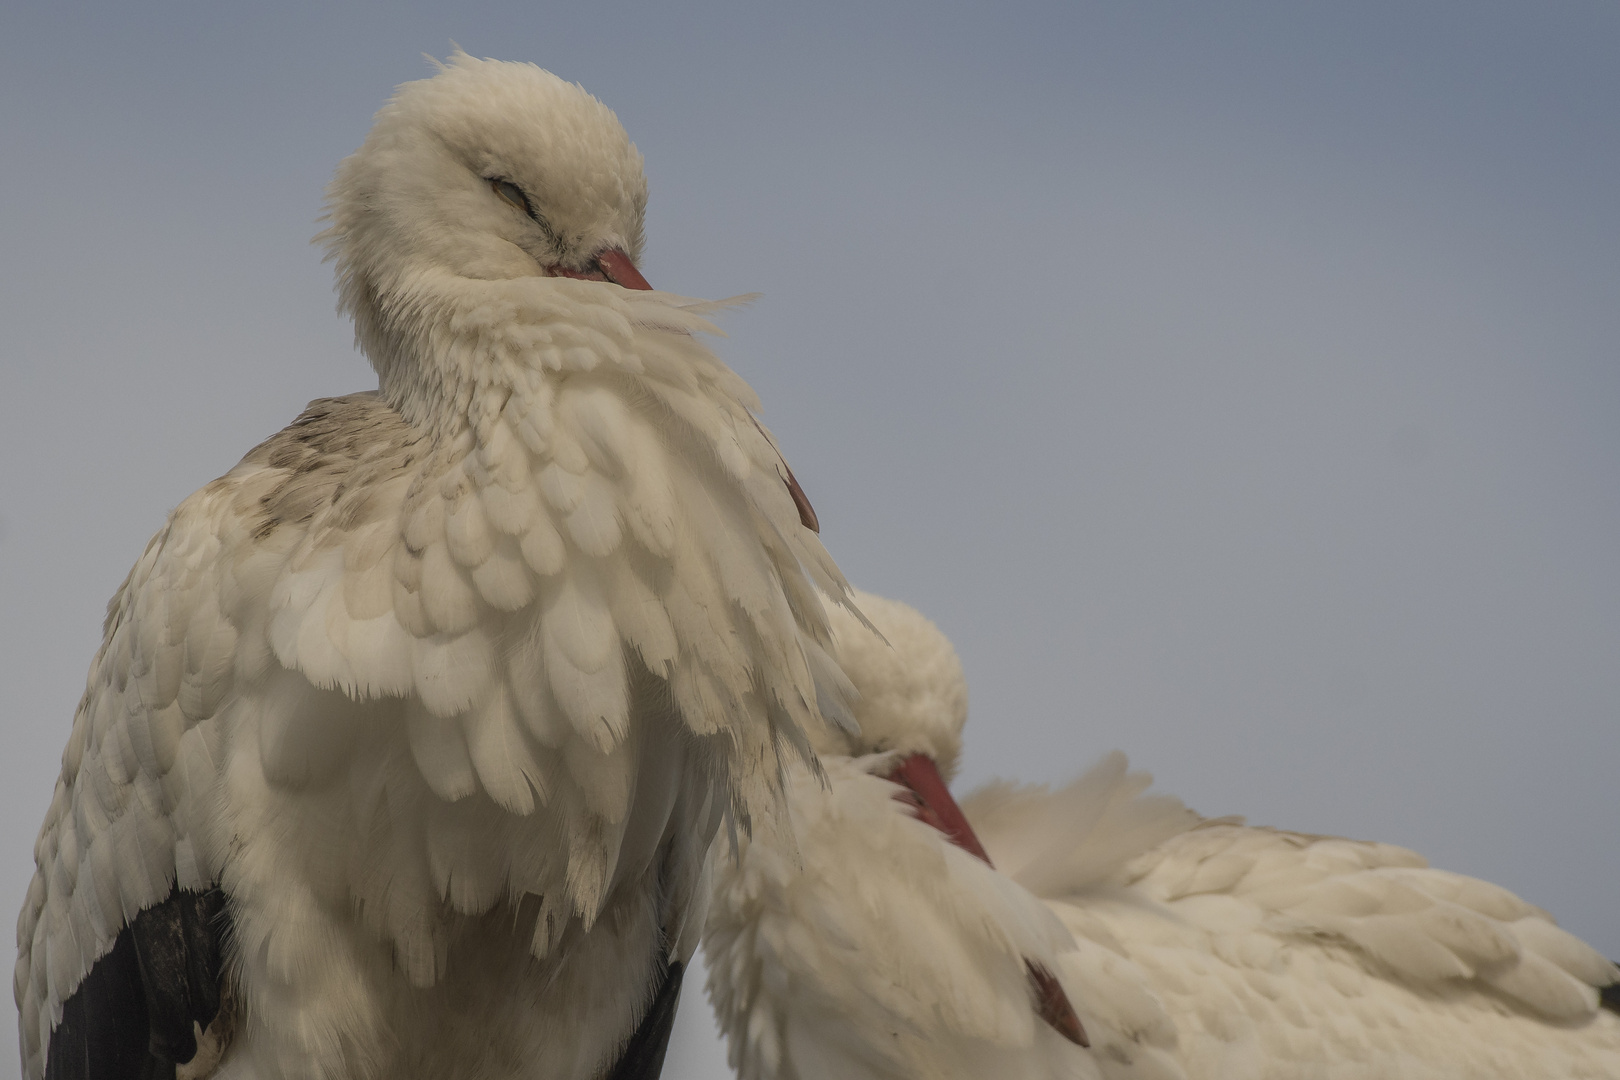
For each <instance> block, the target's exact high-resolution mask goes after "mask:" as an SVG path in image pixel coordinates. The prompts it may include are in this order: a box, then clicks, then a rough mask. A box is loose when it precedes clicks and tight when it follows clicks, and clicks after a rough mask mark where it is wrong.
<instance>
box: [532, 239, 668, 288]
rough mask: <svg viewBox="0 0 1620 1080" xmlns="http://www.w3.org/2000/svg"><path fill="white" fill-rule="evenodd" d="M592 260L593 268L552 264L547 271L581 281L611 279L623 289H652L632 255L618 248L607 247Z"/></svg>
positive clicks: (553, 275)
mask: <svg viewBox="0 0 1620 1080" xmlns="http://www.w3.org/2000/svg"><path fill="white" fill-rule="evenodd" d="M592 262H593V263H594V265H595V269H593V270H570V269H568V267H566V266H552V267H548V268H547V273H548V274H550V275H551V276H552V277H566V278H578V279H579V280H581V281H611V282H613V284H615V285H617V286H619V287H620V288H621V289H641V290H643V291H646V292H650V291H652V286H651V285H649V284H647V279H646V278H644V277H642V276H641V271H640V270H637V269H636V264H635V263H633V262H631V261H630V256H628V255H626V254H625V253H624V252H623V251H621V250H620V249H618V248H606V249H604V250H602V251H599V252H597V255H596V258H595V259H593V260H592Z"/></svg>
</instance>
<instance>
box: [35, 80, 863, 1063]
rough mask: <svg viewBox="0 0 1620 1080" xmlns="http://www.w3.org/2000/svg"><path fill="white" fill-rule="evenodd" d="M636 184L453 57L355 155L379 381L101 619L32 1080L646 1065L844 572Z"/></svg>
mask: <svg viewBox="0 0 1620 1080" xmlns="http://www.w3.org/2000/svg"><path fill="white" fill-rule="evenodd" d="M644 200H645V182H644V181H643V179H642V175H641V166H640V157H639V155H638V154H637V153H636V151H635V148H634V147H633V146H632V145H631V144H630V143H629V140H628V139H627V138H626V136H625V135H624V132H623V130H622V128H620V127H619V125H618V123H617V121H616V120H615V119H614V117H613V115H612V113H611V112H609V111H608V110H607V109H606V108H605V107H604V106H602V105H601V104H600V103H598V102H597V101H596V100H595V99H593V98H591V97H589V96H588V95H586V94H585V93H584V92H583V91H582V90H580V89H579V88H578V87H576V86H571V85H569V84H567V83H564V82H562V81H561V80H559V79H557V78H556V77H554V76H552V75H550V74H548V73H546V72H543V71H541V70H540V69H538V68H535V67H532V66H529V65H518V64H502V63H497V62H494V61H478V60H474V59H472V58H470V57H467V56H465V55H460V54H458V55H457V56H456V57H454V58H453V59H452V60H451V61H450V63H449V64H448V65H447V66H445V67H444V68H443V69H442V70H441V72H440V73H439V74H438V75H437V76H436V77H434V78H432V79H428V80H424V81H422V82H418V83H410V84H406V85H405V86H403V87H401V88H400V90H399V92H398V93H397V95H396V96H395V98H394V99H393V100H392V101H391V102H390V103H389V105H388V106H387V107H385V108H384V109H383V110H382V112H380V113H379V114H378V117H377V121H376V124H375V126H374V127H373V130H372V132H371V134H370V135H369V136H368V137H367V140H366V143H365V145H364V146H362V148H361V149H360V151H359V152H357V153H356V154H355V155H354V156H353V157H351V158H349V159H348V160H346V161H345V162H344V164H343V165H342V166H341V167H340V169H339V171H338V176H337V178H336V180H335V181H334V182H333V184H332V187H331V188H330V189H329V211H330V217H331V221H332V225H331V228H330V229H329V230H328V232H327V233H326V234H325V239H326V241H327V243H328V245H329V249H330V251H331V253H332V256H333V258H334V259H335V261H336V263H337V268H338V275H339V283H340V293H341V296H342V304H343V306H344V308H345V309H346V310H348V311H349V312H350V313H351V314H352V315H353V317H354V319H355V323H356V328H357V336H358V339H359V341H360V344H361V345H362V347H363V348H364V350H365V351H366V353H367V355H368V357H369V358H370V359H371V361H372V363H373V365H374V366H375V367H376V369H377V371H378V374H379V383H380V385H379V389H378V390H377V391H376V392H373V393H365V394H356V395H351V396H349V397H345V398H336V399H330V400H324V401H317V402H314V403H312V404H311V406H310V408H309V409H308V411H306V412H305V413H304V415H303V416H301V417H299V418H298V420H297V421H296V422H294V423H293V424H292V425H291V426H290V427H288V428H287V429H286V430H284V431H283V432H281V433H280V434H278V435H275V436H273V437H272V438H271V439H269V440H268V441H266V442H265V443H263V444H262V445H260V446H259V447H258V448H257V449H255V450H253V451H252V452H251V453H249V454H248V455H247V457H246V458H244V459H243V461H242V462H241V464H239V465H238V466H237V467H236V468H235V469H233V470H231V471H230V472H229V473H228V474H226V475H225V476H224V477H222V478H221V479H219V480H217V481H215V482H214V483H212V484H210V485H208V486H207V487H205V488H203V489H202V490H201V491H199V492H197V493H196V494H195V495H193V496H192V497H191V498H189V499H187V500H186V501H185V502H184V503H182V504H181V505H180V507H178V508H177V509H176V510H175V511H174V513H173V514H172V515H171V517H170V519H169V521H168V523H167V524H166V525H165V527H164V528H163V530H162V531H161V532H160V533H159V534H158V535H157V536H156V537H155V538H154V539H153V541H152V542H151V544H150V545H149V546H148V548H147V550H146V553H145V554H144V555H143V556H142V557H141V559H140V561H139V562H138V563H137V564H136V566H135V568H134V570H133V571H132V572H131V574H130V576H129V578H128V580H127V581H126V582H125V584H124V586H123V587H122V588H121V589H120V591H119V593H118V595H117V596H116V597H115V598H114V600H113V601H112V604H111V605H110V607H109V612H108V617H107V622H106V634H105V641H104V643H103V646H102V649H101V651H100V653H99V654H98V655H97V657H96V659H95V661H94V663H93V665H92V668H91V672H90V678H89V682H88V686H87V689H86V692H85V696H84V698H83V701H82V703H81V705H80V707H79V710H78V713H77V715H76V717H75V718H74V723H73V730H72V734H71V737H70V739H69V742H68V747H67V750H66V751H65V753H64V756H63V770H62V775H61V779H60V781H59V782H58V784H57V787H56V792H55V795H54V797H53V801H52V804H51V807H50V810H49V813H48V815H47V817H46V821H45V825H44V828H43V830H42V832H41V835H40V839H39V843H38V845H37V847H36V859H37V862H38V872H37V874H36V876H35V879H34V882H33V884H32V886H31V888H30V891H29V894H28V898H27V901H26V904H25V907H24V910H23V912H22V915H21V918H20V920H19V927H18V939H19V958H18V964H17V973H16V994H17V1000H18V1005H19V1009H20V1011H21V1035H22V1048H23V1050H22V1052H23V1066H24V1074H25V1075H26V1076H28V1077H30V1078H38V1077H42V1076H43V1077H49V1078H51V1080H56V1078H61V1080H69V1078H80V1077H83V1078H86V1080H121V1078H123V1077H131V1078H133V1077H147V1076H161V1075H167V1073H168V1070H171V1069H173V1068H174V1067H175V1066H176V1065H179V1066H180V1068H179V1075H181V1076H207V1075H218V1076H220V1077H226V1078H232V1080H236V1078H241V1080H250V1078H251V1080H260V1078H265V1080H268V1078H271V1077H276V1078H281V1077H287V1078H292V1077H309V1078H330V1080H337V1078H351V1077H352V1078H361V1077H393V1076H410V1077H413V1078H423V1080H428V1078H439V1077H444V1078H450V1077H474V1076H476V1077H480V1078H486V1077H487V1078H491V1080H495V1078H502V1077H517V1076H522V1077H525V1078H536V1080H542V1078H543V1080H550V1078H559V1080H561V1078H579V1080H588V1078H594V1077H603V1076H607V1075H608V1074H609V1072H610V1071H613V1070H615V1069H616V1070H617V1071H613V1076H614V1077H615V1080H621V1078H627V1077H631V1076H642V1077H646V1076H656V1075H657V1068H658V1063H659V1061H661V1058H662V1047H663V1043H664V1040H666V1039H667V1035H668V1021H669V1016H670V1015H671V1014H672V1012H673V997H674V992H676V991H678V987H679V975H680V969H681V965H682V963H684V961H685V959H686V958H687V957H688V956H689V955H690V953H691V950H692V948H693V947H694V946H695V943H696V935H697V933H698V929H699V925H700V920H701V910H702V903H703V898H704V891H703V884H702V881H703V865H704V857H705V852H706V850H707V848H708V846H709V843H710V840H711V839H712V837H713V836H714V834H715V831H716V829H717V827H718V825H719V823H720V822H721V821H722V820H723V819H724V818H725V816H726V815H727V814H731V815H733V816H734V817H735V818H736V819H738V820H740V821H742V822H743V823H744V824H746V819H747V818H748V816H749V815H750V813H751V812H753V811H757V810H759V809H760V808H761V807H764V806H768V805H772V804H774V801H775V800H776V799H777V798H778V797H779V770H780V762H779V754H780V753H781V752H782V751H783V750H784V748H786V749H789V750H792V749H794V748H797V749H798V750H799V751H801V752H803V753H806V754H808V750H807V749H806V748H805V744H804V735H803V731H804V729H805V728H806V727H811V726H814V725H817V724H819V723H820V717H819V711H818V704H817V695H818V686H819V687H820V689H821V692H822V693H823V694H827V693H836V692H837V690H838V687H839V686H840V685H841V678H840V676H839V675H838V674H837V671H836V668H835V667H834V666H833V665H832V663H831V661H830V660H829V659H828V656H827V654H826V652H825V651H824V649H823V644H824V643H826V642H827V641H828V637H827V634H828V631H827V627H826V622H825V618H826V616H825V614H824V611H823V608H822V605H821V602H820V601H819V600H818V598H817V594H816V592H815V588H814V586H813V585H812V582H814V583H816V584H819V585H820V586H821V588H822V589H825V590H830V591H831V594H832V595H835V596H836V595H841V593H842V585H841V583H840V579H839V577H838V573H837V570H836V568H835V567H834V566H833V564H832V563H831V561H830V559H829V558H828V557H827V555H826V553H825V551H824V550H823V549H822V548H821V546H820V543H819V541H818V539H817V538H816V536H815V535H814V533H813V532H812V531H811V529H810V528H808V527H806V524H807V522H813V518H810V517H807V514H806V512H805V511H806V510H807V508H808V504H807V503H805V502H804V500H803V497H802V493H801V492H799V491H798V490H797V485H796V484H794V483H792V481H791V474H790V473H788V472H787V470H786V466H785V465H784V463H783V462H782V460H781V458H780V455H779V454H778V452H777V450H776V448H775V446H774V445H773V443H772V442H771V440H770V439H769V437H768V436H767V435H766V434H765V432H764V431H763V429H762V428H761V427H759V425H758V424H757V422H756V421H755V420H754V419H753V411H754V410H755V409H757V407H758V403H757V401H756V400H755V398H754V397H753V395H752V393H751V391H750V390H749V389H748V387H747V386H746V385H745V384H744V383H743V382H742V381H741V380H740V379H739V378H738V377H737V376H735V375H734V374H733V373H731V372H730V371H729V370H728V369H727V368H726V367H725V366H724V365H723V364H721V363H720V361H719V360H718V359H717V358H716V357H715V356H714V355H713V354H712V353H711V352H710V351H709V350H708V349H707V348H706V347H705V346H704V345H703V344H702V343H701V342H700V341H699V340H698V339H697V338H696V337H695V336H694V334H695V333H697V332H702V331H704V330H712V327H710V326H709V325H708V324H707V323H706V322H705V321H704V319H703V318H702V317H701V305H696V304H695V303H694V302H691V301H683V300H681V299H680V298H678V297H671V296H669V295H666V294H661V293H656V292H652V291H650V290H649V289H648V287H647V285H646V283H645V282H644V281H643V280H642V279H641V277H640V274H639V272H638V271H636V269H635V259H636V256H637V255H638V254H639V249H640V244H641V221H642V207H643V204H644ZM801 505H802V506H803V507H804V508H805V509H801Z"/></svg>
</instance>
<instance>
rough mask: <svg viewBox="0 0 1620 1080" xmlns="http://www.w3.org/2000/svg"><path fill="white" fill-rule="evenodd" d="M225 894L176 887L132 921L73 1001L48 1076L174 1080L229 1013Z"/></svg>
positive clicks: (57, 1079)
mask: <svg viewBox="0 0 1620 1080" xmlns="http://www.w3.org/2000/svg"><path fill="white" fill-rule="evenodd" d="M224 912H225V896H224V894H223V893H221V892H220V891H219V890H218V889H210V890H208V891H207V892H201V893H199V892H192V891H190V890H188V889H176V890H174V891H173V892H171V893H170V894H169V896H168V899H166V900H164V901H163V902H162V903H159V904H156V905H154V906H153V907H150V908H147V909H146V910H145V911H142V912H141V913H140V914H138V915H136V916H135V921H134V922H133V923H131V924H130V925H129V926H126V927H124V929H123V931H122V932H121V933H119V935H118V940H117V941H116V942H114V943H113V947H112V951H111V952H109V953H107V955H105V956H103V957H102V958H101V959H100V960H97V961H96V962H95V964H94V965H92V966H91V968H90V973H89V974H88V975H86V976H85V977H84V980H83V981H82V982H80V983H79V985H78V988H77V989H75V990H74V991H73V993H72V995H71V996H70V997H69V998H68V999H67V1001H66V1002H64V1003H63V1006H62V1020H61V1022H60V1023H58V1024H57V1025H56V1029H55V1030H54V1031H52V1032H51V1045H50V1049H49V1050H48V1051H47V1053H46V1055H45V1080H167V1078H170V1077H173V1076H174V1067H175V1065H176V1064H177V1063H184V1062H187V1061H190V1060H191V1059H192V1058H193V1057H194V1056H195V1055H196V1053H197V1038H196V1033H195V1029H194V1028H193V1027H192V1023H193V1022H196V1023H198V1024H200V1025H202V1026H203V1027H205V1028H206V1027H207V1026H208V1025H209V1024H210V1023H211V1022H212V1021H213V1019H214V1017H215V1016H216V1015H217V1014H218V1013H219V1005H220V984H219V976H220V939H221V936H222V934H223V932H224V929H225V914H224Z"/></svg>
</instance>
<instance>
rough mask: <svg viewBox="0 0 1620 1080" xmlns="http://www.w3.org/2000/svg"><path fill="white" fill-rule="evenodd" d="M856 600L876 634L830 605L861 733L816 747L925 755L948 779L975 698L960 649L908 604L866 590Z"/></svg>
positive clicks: (831, 735)
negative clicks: (970, 693)
mask: <svg viewBox="0 0 1620 1080" xmlns="http://www.w3.org/2000/svg"><path fill="white" fill-rule="evenodd" d="M854 599H855V604H856V606H857V607H858V608H859V609H860V610H861V612H862V613H863V614H865V615H866V617H867V618H868V619H869V620H871V623H872V625H873V626H874V627H876V628H877V630H878V633H877V634H874V633H873V632H872V631H871V630H870V629H868V628H867V627H866V626H864V625H862V623H861V622H860V621H859V620H858V619H857V618H856V617H855V616H854V615H852V614H850V613H849V612H848V611H846V610H844V608H842V607H841V606H838V605H828V609H829V611H830V613H831V622H832V632H833V647H834V655H835V656H836V658H837V660H838V665H839V667H841V668H843V670H844V674H845V675H848V676H849V680H850V682H852V683H854V684H855V689H856V691H857V692H858V693H859V695H860V696H859V698H858V699H857V700H856V701H855V705H854V713H855V719H856V720H857V721H859V723H860V732H859V733H858V734H854V735H852V734H849V733H847V732H845V731H842V730H831V729H829V731H828V732H827V733H825V734H823V735H821V736H819V737H818V739H817V744H816V750H817V751H818V752H820V753H826V754H846V755H849V756H852V757H859V756H861V755H864V754H878V753H884V752H887V751H895V752H897V753H898V754H899V755H900V756H901V757H905V756H909V755H912V754H924V755H926V756H927V757H929V758H930V759H932V760H933V762H934V764H935V765H936V766H937V767H938V768H939V770H940V772H941V773H942V774H943V775H944V776H946V777H950V776H953V775H955V773H956V766H957V762H958V760H959V759H960V758H961V755H962V726H963V725H964V724H965V723H967V703H968V694H967V680H966V679H965V678H964V677H963V675H962V662H961V660H959V659H957V656H956V649H955V648H954V647H953V646H952V645H951V642H950V639H949V638H947V637H946V636H945V635H944V634H942V633H941V632H940V630H939V627H937V626H935V625H934V624H933V623H932V622H930V621H929V620H928V618H927V617H926V616H924V615H923V614H922V613H921V612H919V611H918V610H917V609H916V608H914V607H911V606H910V605H909V604H902V603H901V602H900V601H898V600H889V599H886V598H884V597H882V596H875V595H873V594H872V593H869V592H864V591H862V590H860V589H856V590H854ZM879 635H881V636H879Z"/></svg>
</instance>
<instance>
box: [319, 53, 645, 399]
mask: <svg viewBox="0 0 1620 1080" xmlns="http://www.w3.org/2000/svg"><path fill="white" fill-rule="evenodd" d="M491 181H505V182H506V183H509V184H512V185H515V186H516V188H517V189H518V190H519V191H521V192H522V194H523V196H524V198H525V199H526V200H527V201H528V204H529V206H530V208H531V209H532V211H533V213H532V214H525V213H524V212H523V210H522V209H521V208H519V207H518V206H516V205H514V204H513V203H512V202H510V201H508V200H506V199H503V198H501V197H500V196H499V195H498V194H497V193H496V192H495V191H494V190H493V189H492V187H491ZM326 205H327V216H328V218H329V219H330V221H331V223H332V224H331V227H330V228H329V229H327V230H326V231H325V232H323V233H321V235H320V236H319V237H317V239H318V240H320V241H322V242H324V243H325V244H326V246H327V251H328V257H329V258H331V259H333V260H335V261H336V263H337V273H338V283H339V295H340V301H339V306H340V308H341V309H342V310H344V311H346V312H348V313H349V314H351V315H353V317H354V321H355V334H356V339H357V341H358V342H359V344H360V347H361V348H362V349H364V350H365V352H366V354H367V355H368V356H369V357H370V359H371V362H372V364H373V366H375V367H376V368H377V370H378V374H379V375H381V376H382V379H383V383H384V387H385V389H386V388H387V385H388V383H389V381H390V377H391V375H392V374H393V373H392V371H391V369H392V368H394V367H395V366H396V365H398V364H399V363H400V361H401V360H402V359H403V358H405V357H406V356H407V355H409V354H410V353H411V351H412V350H411V344H412V341H413V338H415V339H420V338H421V337H422V336H424V335H425V334H426V333H427V332H428V330H429V328H428V327H426V326H423V325H420V322H421V318H420V317H421V315H423V314H424V312H423V310H422V309H423V307H424V306H426V307H428V308H430V309H431V308H432V307H433V305H432V304H431V303H428V304H426V305H424V294H433V293H436V292H439V291H441V290H442V289H443V288H444V283H443V281H442V280H436V279H438V278H440V276H441V275H448V276H449V277H452V278H470V279H476V280H485V281H492V280H500V279H506V278H519V277H533V276H542V275H545V274H546V273H547V272H548V270H550V269H551V268H553V267H562V268H565V269H569V270H575V271H579V270H584V269H586V268H588V267H589V266H590V264H591V260H592V259H593V258H594V257H595V256H596V254H597V253H598V252H601V251H603V250H604V249H608V248H619V249H621V250H623V251H624V252H626V253H627V254H628V255H629V256H630V258H631V260H632V261H639V260H640V257H641V247H642V221H643V213H644V210H645V208H646V205H647V181H646V177H645V176H644V175H643V173H642V161H641V154H640V153H639V152H638V151H637V150H636V148H635V146H634V144H632V143H631V142H630V138H629V136H628V135H626V134H625V131H624V128H623V127H622V126H620V124H619V121H618V118H617V117H616V116H614V115H613V111H612V110H611V109H609V108H608V107H607V106H606V105H603V104H602V103H601V102H600V101H598V100H596V98H594V97H592V96H591V95H590V94H588V93H586V92H585V91H584V89H583V88H581V87H579V86H578V85H575V84H573V83H568V82H564V81H563V80H562V79H559V78H558V77H557V76H555V75H553V74H551V73H550V72H549V71H544V70H542V69H540V68H538V67H536V66H535V65H533V64H522V63H509V62H505V61H500V60H478V59H475V58H474V57H471V56H468V55H467V54H466V53H464V52H461V51H460V50H457V51H456V52H455V53H454V54H453V55H452V56H451V57H450V59H449V61H448V63H446V64H443V65H441V66H440V69H439V72H438V74H436V75H434V76H433V77H432V78H429V79H421V80H418V81H415V82H408V83H404V84H402V85H401V86H399V87H398V88H397V89H396V90H395V92H394V96H393V98H392V99H391V100H390V101H389V102H388V104H387V105H384V106H383V108H382V110H381V111H380V112H378V113H377V116H376V119H375V121H374V122H373V124H372V128H371V132H370V133H369V134H368V135H367V136H366V140H365V142H364V143H363V144H362V145H361V147H360V149H359V150H357V151H356V152H355V153H354V154H352V155H350V156H349V157H348V158H346V159H344V161H343V163H342V164H341V165H339V166H338V170H337V175H336V176H335V177H334V178H333V180H332V183H331V184H330V185H329V186H328V188H327V192H326Z"/></svg>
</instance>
